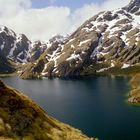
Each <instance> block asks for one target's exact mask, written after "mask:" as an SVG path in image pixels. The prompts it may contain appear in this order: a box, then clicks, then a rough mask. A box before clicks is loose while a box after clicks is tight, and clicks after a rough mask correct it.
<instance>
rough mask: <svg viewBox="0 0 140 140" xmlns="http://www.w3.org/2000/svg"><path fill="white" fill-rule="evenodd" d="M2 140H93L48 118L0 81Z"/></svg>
mask: <svg viewBox="0 0 140 140" xmlns="http://www.w3.org/2000/svg"><path fill="white" fill-rule="evenodd" d="M0 139H1V140H19V139H20V140H94V139H93V138H91V139H90V138H88V137H87V136H85V135H84V134H82V133H81V132H80V131H79V130H77V129H74V128H72V127H71V126H68V125H66V124H63V123H61V122H59V121H57V120H55V119H54V118H52V117H50V116H48V114H46V113H45V112H44V111H43V110H42V109H41V108H40V107H39V106H38V105H37V104H36V103H34V102H33V101H32V100H30V99H29V98H28V97H26V96H25V95H23V94H22V93H21V92H19V91H17V90H16V89H13V88H11V87H8V86H6V85H5V84H4V83H3V82H2V81H0Z"/></svg>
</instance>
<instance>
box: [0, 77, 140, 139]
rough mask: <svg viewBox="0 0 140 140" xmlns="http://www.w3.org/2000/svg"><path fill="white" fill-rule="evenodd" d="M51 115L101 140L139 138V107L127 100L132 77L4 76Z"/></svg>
mask: <svg viewBox="0 0 140 140" xmlns="http://www.w3.org/2000/svg"><path fill="white" fill-rule="evenodd" d="M1 79H2V80H3V81H4V82H5V83H6V84H8V85H10V86H12V87H14V88H16V89H18V90H20V91H22V92H23V93H24V94H26V95H27V96H29V97H30V98H32V99H33V100H34V101H35V102H36V103H37V104H39V105H40V106H41V107H42V108H43V109H44V110H45V111H46V112H47V113H48V114H49V115H50V116H52V117H55V118H56V119H58V120H60V121H62V122H64V123H67V124H69V125H71V126H73V127H75V128H78V129H80V130H81V131H82V132H83V133H85V134H86V135H87V136H90V137H97V138H99V139H100V140H139V139H140V107H138V106H132V105H130V104H128V103H127V94H128V93H129V90H130V86H129V79H128V78H126V77H106V76H104V77H103V76H98V77H97V76H93V77H81V78H72V79H58V78H53V79H43V80H39V79H38V80H22V79H19V78H18V77H2V78H1Z"/></svg>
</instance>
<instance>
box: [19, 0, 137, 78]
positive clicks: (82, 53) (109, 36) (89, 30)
mask: <svg viewBox="0 0 140 140" xmlns="http://www.w3.org/2000/svg"><path fill="white" fill-rule="evenodd" d="M40 61H41V62H42V63H41V67H42V68H41V70H40V71H37V70H36V67H39V66H40ZM139 62H140V0H131V2H130V3H129V4H128V5H127V6H125V7H123V8H120V9H117V10H113V11H104V12H100V13H99V14H97V15H95V16H93V17H92V18H91V19H89V20H87V21H86V22H85V23H84V24H83V25H82V26H81V27H79V28H78V29H77V30H76V31H75V32H74V33H73V34H71V35H70V36H69V37H68V38H67V39H66V40H65V41H64V42H61V43H57V42H56V43H53V45H51V46H50V47H49V48H48V49H47V50H46V51H45V53H44V54H43V56H41V59H39V60H37V61H36V63H35V65H34V66H32V69H30V70H29V69H28V70H27V71H28V73H30V74H31V73H36V74H37V75H43V76H59V77H62V76H74V75H89V74H97V73H103V72H106V71H108V72H114V71H116V69H117V70H118V71H120V72H122V71H123V70H125V69H127V68H131V67H133V66H137V65H138V64H139ZM27 71H26V70H25V72H23V74H22V76H23V77H24V76H25V75H28V74H27ZM25 77H26V76H25ZM27 77H28V76H27Z"/></svg>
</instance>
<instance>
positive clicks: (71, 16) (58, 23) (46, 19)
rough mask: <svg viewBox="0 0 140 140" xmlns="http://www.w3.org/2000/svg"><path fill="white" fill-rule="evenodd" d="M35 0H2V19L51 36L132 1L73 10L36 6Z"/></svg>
mask: <svg viewBox="0 0 140 140" xmlns="http://www.w3.org/2000/svg"><path fill="white" fill-rule="evenodd" d="M50 1H51V2H54V0H50ZM31 2H32V0H0V21H1V24H2V25H5V26H8V27H10V28H11V29H13V30H14V31H15V32H17V33H24V34H26V35H27V36H28V37H29V38H31V39H41V40H47V39H49V38H50V37H52V36H53V35H54V34H64V35H66V34H68V33H70V32H72V31H74V30H75V29H76V28H77V27H78V26H79V25H80V24H82V23H83V22H84V21H85V20H87V19H88V18H90V17H91V16H93V15H95V14H96V13H98V12H99V11H103V10H112V9H116V8H118V7H122V6H124V5H126V4H127V3H129V0H117V1H116V0H105V2H104V3H102V4H100V5H98V4H94V3H91V4H89V5H84V6H83V7H81V8H79V9H76V10H75V11H71V10H70V8H68V7H54V6H51V7H46V8H42V9H33V8H32V7H31Z"/></svg>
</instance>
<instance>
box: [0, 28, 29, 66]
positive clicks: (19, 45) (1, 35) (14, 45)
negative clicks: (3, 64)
mask: <svg viewBox="0 0 140 140" xmlns="http://www.w3.org/2000/svg"><path fill="white" fill-rule="evenodd" d="M30 44H31V42H30V41H29V39H28V38H27V37H26V36H25V35H23V34H20V35H16V34H15V32H14V31H12V30H11V29H8V28H7V27H5V26H1V27H0V54H1V55H3V56H4V57H6V58H7V59H8V58H10V59H12V60H13V61H15V62H19V63H22V62H24V63H25V62H27V57H29V54H28V51H29V47H30Z"/></svg>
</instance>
